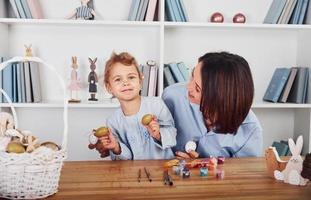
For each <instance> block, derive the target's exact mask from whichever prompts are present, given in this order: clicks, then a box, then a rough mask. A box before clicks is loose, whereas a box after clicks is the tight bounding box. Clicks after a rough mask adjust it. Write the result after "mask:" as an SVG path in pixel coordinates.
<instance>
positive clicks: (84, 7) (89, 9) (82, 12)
mask: <svg viewBox="0 0 311 200" xmlns="http://www.w3.org/2000/svg"><path fill="white" fill-rule="evenodd" d="M95 16H96V13H95V11H94V9H93V1H92V0H81V6H80V7H78V8H76V9H75V10H74V11H73V12H72V13H71V14H70V15H69V16H68V17H67V19H72V18H75V19H82V20H94V18H95Z"/></svg>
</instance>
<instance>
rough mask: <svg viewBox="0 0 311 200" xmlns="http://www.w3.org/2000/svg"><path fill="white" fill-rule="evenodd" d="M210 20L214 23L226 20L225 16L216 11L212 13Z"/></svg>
mask: <svg viewBox="0 0 311 200" xmlns="http://www.w3.org/2000/svg"><path fill="white" fill-rule="evenodd" d="M210 21H211V22H213V23H222V22H224V16H223V15H222V14H221V13H220V12H215V13H213V14H212V16H211V19H210Z"/></svg>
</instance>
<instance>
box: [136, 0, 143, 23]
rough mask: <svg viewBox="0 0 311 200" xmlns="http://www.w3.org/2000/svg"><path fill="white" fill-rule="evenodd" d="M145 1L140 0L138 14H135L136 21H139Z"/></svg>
mask: <svg viewBox="0 0 311 200" xmlns="http://www.w3.org/2000/svg"><path fill="white" fill-rule="evenodd" d="M144 1H145V0H140V1H139V7H138V10H137V13H136V16H135V21H139V17H140V13H141V11H142V9H143V6H144Z"/></svg>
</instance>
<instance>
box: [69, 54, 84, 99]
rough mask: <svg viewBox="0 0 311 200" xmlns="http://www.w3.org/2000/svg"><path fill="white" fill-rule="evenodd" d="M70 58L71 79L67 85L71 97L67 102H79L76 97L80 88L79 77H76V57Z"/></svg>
mask: <svg viewBox="0 0 311 200" xmlns="http://www.w3.org/2000/svg"><path fill="white" fill-rule="evenodd" d="M71 60H72V64H71V67H72V70H71V80H70V84H69V86H68V88H69V90H70V96H71V99H70V100H69V101H68V102H69V103H80V102H81V100H80V99H79V98H78V92H79V90H81V83H80V79H78V73H77V69H78V64H77V57H76V56H73V57H72V58H71Z"/></svg>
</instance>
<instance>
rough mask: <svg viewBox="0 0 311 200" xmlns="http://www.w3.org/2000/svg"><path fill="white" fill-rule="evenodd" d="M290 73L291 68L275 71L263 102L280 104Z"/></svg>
mask: <svg viewBox="0 0 311 200" xmlns="http://www.w3.org/2000/svg"><path fill="white" fill-rule="evenodd" d="M290 71H291V70H290V69H289V68H277V69H276V70H275V71H274V73H273V76H272V79H271V81H270V83H269V86H268V88H267V90H266V92H265V95H264V97H263V100H265V101H271V102H274V103H276V102H278V100H279V97H280V95H281V93H282V90H283V88H284V85H285V84H286V82H287V79H288V77H289V74H290Z"/></svg>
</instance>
